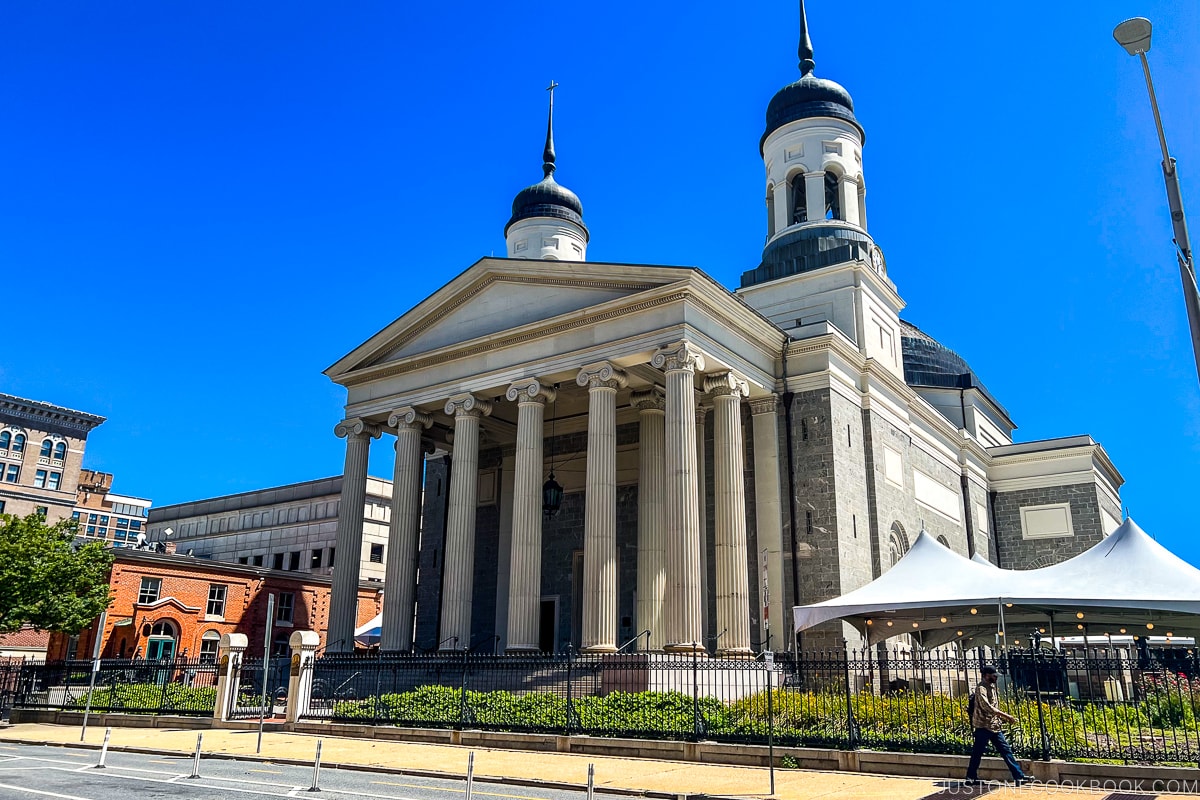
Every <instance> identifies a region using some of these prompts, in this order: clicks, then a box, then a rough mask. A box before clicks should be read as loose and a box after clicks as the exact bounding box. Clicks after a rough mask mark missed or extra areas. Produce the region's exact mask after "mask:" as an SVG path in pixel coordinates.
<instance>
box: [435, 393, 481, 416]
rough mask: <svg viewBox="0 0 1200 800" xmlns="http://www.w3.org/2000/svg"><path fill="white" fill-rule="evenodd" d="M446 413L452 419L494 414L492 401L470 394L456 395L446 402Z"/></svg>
mask: <svg viewBox="0 0 1200 800" xmlns="http://www.w3.org/2000/svg"><path fill="white" fill-rule="evenodd" d="M446 413H447V414H449V415H450V416H452V417H486V416H488V415H489V414H491V413H492V401H491V400H484V399H483V398H482V397H476V396H475V395H473V394H471V393H470V392H466V393H464V394H456V395H454V396H452V397H451V398H450V399H449V400H447V401H446Z"/></svg>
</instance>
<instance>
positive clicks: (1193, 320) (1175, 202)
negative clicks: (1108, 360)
mask: <svg viewBox="0 0 1200 800" xmlns="http://www.w3.org/2000/svg"><path fill="white" fill-rule="evenodd" d="M1150 31H1151V26H1150V20H1148V19H1146V18H1145V17H1134V18H1133V19H1127V20H1125V21H1124V22H1122V23H1121V24H1120V25H1118V26H1117V27H1116V28H1115V29H1113V38H1114V39H1116V40H1117V44H1119V45H1121V47H1123V48H1125V52H1127V53H1129V55H1131V56H1137V57H1138V58H1140V59H1141V60H1142V72H1144V73H1145V74H1146V88H1147V89H1148V90H1149V92H1150V109H1151V110H1152V111H1153V112H1154V126H1155V128H1157V129H1158V144H1159V146H1160V147H1161V148H1162V156H1163V160H1162V171H1163V181H1164V182H1165V183H1166V185H1167V205H1168V207H1169V208H1170V210H1171V226H1172V227H1173V228H1174V231H1175V247H1176V253H1175V255H1176V257H1177V258H1178V259H1179V277H1180V280H1181V281H1182V282H1183V300H1184V304H1185V305H1186V306H1187V315H1188V326H1189V327H1190V328H1191V332H1192V354H1193V355H1194V356H1195V358H1196V374H1197V376H1198V377H1200V290H1198V289H1197V287H1196V270H1195V267H1194V265H1193V263H1192V245H1191V240H1190V239H1189V238H1188V230H1187V219H1186V218H1185V217H1184V215H1183V197H1182V195H1181V194H1180V191H1179V173H1178V171H1177V170H1176V169H1175V159H1173V158H1171V154H1170V153H1169V152H1168V151H1167V137H1166V134H1164V133H1163V125H1162V117H1161V116H1160V115H1159V113H1158V99H1157V98H1156V97H1155V96H1154V82H1153V81H1151V80H1150V62H1148V61H1147V60H1146V53H1147V51H1149V50H1150Z"/></svg>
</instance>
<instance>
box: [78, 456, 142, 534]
mask: <svg viewBox="0 0 1200 800" xmlns="http://www.w3.org/2000/svg"><path fill="white" fill-rule="evenodd" d="M112 483H113V476H112V474H111V473H108V472H97V471H96V470H92V469H84V470H80V471H79V483H78V485H77V486H76V488H75V510H74V511H73V512H71V516H72V517H73V518H74V519H75V521H76V522H78V523H79V535H80V536H83V537H85V538H87V539H99V540H101V541H103V542H106V543H108V544H110V545H111V546H113V547H133V546H134V545H135V544H137V542H138V537H139V536H141V537H145V535H146V515H147V514H148V513H149V512H150V506H151V502H150V501H149V500H146V499H145V498H142V497H132V496H128V495H121V494H113V493H112Z"/></svg>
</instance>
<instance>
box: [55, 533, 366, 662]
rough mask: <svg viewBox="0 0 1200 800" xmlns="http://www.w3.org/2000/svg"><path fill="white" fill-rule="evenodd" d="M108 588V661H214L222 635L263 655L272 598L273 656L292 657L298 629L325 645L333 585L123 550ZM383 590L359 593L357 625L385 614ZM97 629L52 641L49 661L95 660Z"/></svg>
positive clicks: (309, 577)
mask: <svg viewBox="0 0 1200 800" xmlns="http://www.w3.org/2000/svg"><path fill="white" fill-rule="evenodd" d="M114 556H115V561H114V562H113V566H112V573H111V576H110V583H111V585H112V590H113V601H112V604H111V605H110V606H109V609H108V617H107V620H106V622H105V625H104V630H103V631H102V632H101V636H102V638H101V647H102V649H101V653H102V655H103V657H105V658H122V657H124V658H132V657H140V658H170V657H173V656H179V657H186V658H197V657H199V658H213V659H215V658H216V655H217V642H218V641H219V640H220V638H221V634H223V633H244V634H246V636H247V637H248V638H249V640H250V649H249V651H248V653H249V655H251V656H255V655H261V653H262V648H263V637H264V634H265V627H266V617H267V597H268V595H271V594H274V595H275V624H274V634H273V636H272V642H273V647H272V652H273V653H275V654H286V652H287V642H288V638H289V637H290V636H291V635H292V632H293V631H294V630H313V631H316V632H317V633H318V634H319V635H320V636H321V640H322V641H321V643H322V646H324V645H325V631H326V628H327V626H328V618H329V578H327V577H322V576H316V575H306V574H298V573H289V572H281V571H277V570H272V569H263V568H259V567H249V566H243V565H240V564H227V563H221V562H213V561H205V560H200V559H196V558H191V557H188V556H181V555H176V554H174V553H153V552H148V551H140V550H128V549H118V550H116V551H115V553H114ZM382 602H383V600H382V596H381V593H380V590H379V586H378V584H375V585H364V586H361V587H360V588H359V592H358V612H357V613H358V624H362V623H364V622H367V621H369V620H370V619H372V618H373V617H375V616H376V615H377V614H379V612H380V610H381V608H382ZM98 622H99V621H98V620H97V623H96V624H93V626H92V627H91V628H90V629H87V630H84V631H82V632H81V633H80V634H79V635H78V636H67V635H65V634H58V633H56V634H52V635H51V637H50V644H49V648H48V651H47V657H48V658H49V659H61V658H90V657H91V655H92V652H93V648H94V646H95V645H94V643H95V636H96V634H97V631H96V628H97V625H98Z"/></svg>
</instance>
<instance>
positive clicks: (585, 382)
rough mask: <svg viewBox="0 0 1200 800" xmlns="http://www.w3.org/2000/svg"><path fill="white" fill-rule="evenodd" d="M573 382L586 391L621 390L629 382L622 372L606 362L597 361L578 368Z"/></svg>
mask: <svg viewBox="0 0 1200 800" xmlns="http://www.w3.org/2000/svg"><path fill="white" fill-rule="evenodd" d="M575 382H576V383H578V384H579V385H580V386H586V387H588V389H600V388H605V389H622V388H624V387H625V384H626V383H628V382H629V378H628V376H626V374H625V373H624V371H622V370H620V369H618V368H617V367H614V366H613V365H612V364H611V363H610V362H608V361H597V362H596V363H595V364H585V365H584V366H582V367H580V368H579V375H578V376H577V377H576V378H575Z"/></svg>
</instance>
